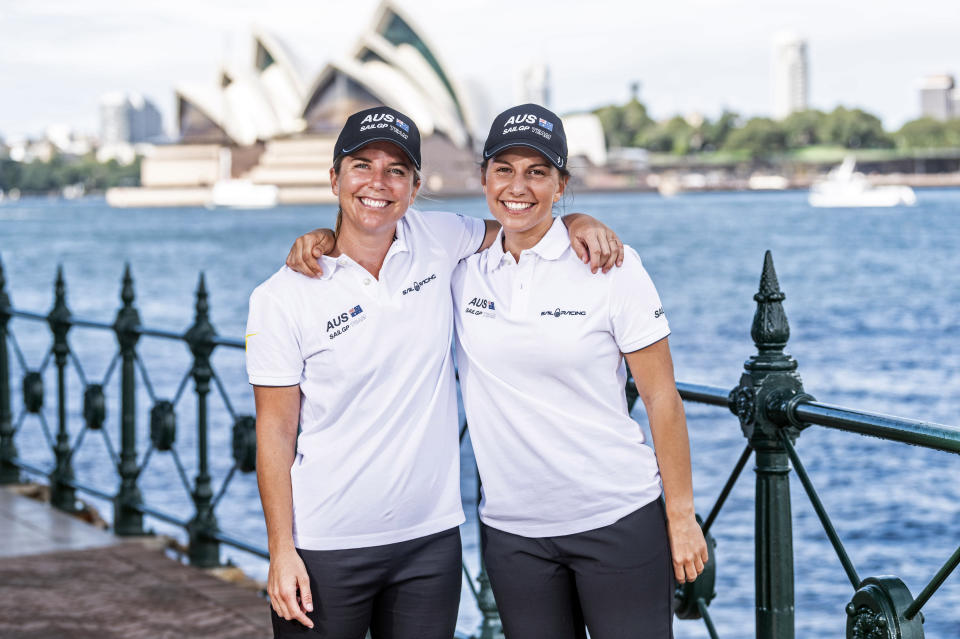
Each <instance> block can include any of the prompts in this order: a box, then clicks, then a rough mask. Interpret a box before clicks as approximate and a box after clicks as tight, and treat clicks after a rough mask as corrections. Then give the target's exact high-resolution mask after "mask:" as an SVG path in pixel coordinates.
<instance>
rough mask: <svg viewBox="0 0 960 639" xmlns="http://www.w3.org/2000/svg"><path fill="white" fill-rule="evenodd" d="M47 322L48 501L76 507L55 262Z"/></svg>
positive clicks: (66, 319)
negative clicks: (53, 386) (52, 367)
mask: <svg viewBox="0 0 960 639" xmlns="http://www.w3.org/2000/svg"><path fill="white" fill-rule="evenodd" d="M47 323H48V324H49V325H50V331H51V332H52V333H53V355H54V361H55V362H56V365H57V440H56V443H55V444H54V447H53V454H54V458H55V459H56V460H57V461H56V465H55V466H54V468H53V471H52V472H51V473H50V503H52V504H53V505H54V506H55V507H57V508H59V509H60V510H64V511H67V512H73V511H75V510H76V505H77V496H76V491H75V490H74V488H73V487H72V485H71V484H72V483H73V479H74V474H73V465H72V464H71V461H70V460H71V458H72V457H73V453H72V452H71V450H70V435H69V433H68V432H67V358H68V357H69V356H70V344H69V342H67V333H68V332H69V331H70V327H71V323H70V309H69V308H67V285H66V282H65V281H64V279H63V264H59V265H57V278H56V280H55V281H54V284H53V308H52V309H50V313H48V314H47Z"/></svg>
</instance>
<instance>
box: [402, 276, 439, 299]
mask: <svg viewBox="0 0 960 639" xmlns="http://www.w3.org/2000/svg"><path fill="white" fill-rule="evenodd" d="M435 279H437V274H436V273H431V274H430V275H428V276H427V277H425V278H423V279H422V280H420V281H419V282H414V283H413V284H411V285H410V286H409V287H408V288H405V289H403V294H404V295H406V294H407V293H416V292H418V291H419V290H420V287H422V286H423V285H425V284H428V283H429V282H432V281H433V280H435Z"/></svg>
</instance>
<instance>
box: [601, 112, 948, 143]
mask: <svg viewBox="0 0 960 639" xmlns="http://www.w3.org/2000/svg"><path fill="white" fill-rule="evenodd" d="M594 113H595V114H596V115H597V117H598V118H599V119H600V123H601V124H602V126H603V132H604V136H605V137H606V141H607V146H608V147H640V148H644V149H647V150H649V151H652V152H655V153H673V154H675V155H688V154H692V153H700V152H710V151H732V152H738V153H744V154H748V155H750V156H751V157H764V156H770V155H775V154H780V153H787V152H790V151H793V150H796V149H801V148H805V147H810V146H817V145H825V146H840V147H844V148H847V149H899V150H904V151H911V150H916V149H933V148H960V118H955V119H953V120H948V121H946V122H941V121H938V120H934V119H932V118H920V119H917V120H913V121H911V122H907V123H906V124H904V125H903V126H902V127H901V128H900V129H899V130H898V131H893V132H888V131H886V130H885V129H884V128H883V123H882V122H881V121H880V118H878V117H877V116H875V115H873V114H871V113H868V112H866V111H864V110H862V109H848V108H845V107H842V106H838V107H837V108H835V109H834V110H833V111H830V112H825V111H820V110H817V109H808V110H806V111H798V112H796V113H793V114H791V115H790V116H789V117H787V118H785V119H784V120H772V119H770V118H764V117H754V118H749V119H745V118H743V117H741V116H740V115H739V114H737V113H734V112H732V111H726V110H725V111H724V112H723V113H722V114H721V115H720V116H719V117H718V118H716V119H715V120H710V119H706V118H705V119H703V120H702V121H699V118H698V119H690V118H683V117H680V116H675V117H673V118H670V119H669V120H663V121H660V122H656V121H654V120H653V118H651V117H650V115H649V114H648V113H647V108H646V106H645V105H644V104H643V103H642V102H640V101H639V100H636V99H634V100H631V101H630V102H627V103H626V104H624V105H619V106H617V105H609V106H604V107H601V108H599V109H596V110H595V111H594Z"/></svg>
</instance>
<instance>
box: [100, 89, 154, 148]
mask: <svg viewBox="0 0 960 639" xmlns="http://www.w3.org/2000/svg"><path fill="white" fill-rule="evenodd" d="M163 138H164V132H163V117H162V116H161V115H160V110H159V109H157V107H156V105H155V104H154V103H153V102H151V101H150V100H148V99H147V98H145V97H144V96H143V95H141V94H139V93H135V92H124V91H115V92H112V93H106V94H104V95H103V96H101V97H100V145H99V148H98V149H97V160H99V161H100V162H106V161H108V160H117V161H118V162H120V163H121V164H130V163H131V162H133V161H134V159H136V156H137V155H146V154H149V153H150V146H149V145H150V144H152V143H156V142H161V141H163Z"/></svg>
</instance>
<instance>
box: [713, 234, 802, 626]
mask: <svg viewBox="0 0 960 639" xmlns="http://www.w3.org/2000/svg"><path fill="white" fill-rule="evenodd" d="M785 297H786V296H785V295H784V294H783V291H781V290H780V283H779V282H778V281H777V272H776V270H775V269H774V268H773V255H772V254H771V253H770V251H767V252H766V253H765V254H764V256H763V271H762V273H761V275H760V287H759V290H758V291H757V293H756V295H754V296H753V299H754V300H755V301H756V302H757V310H756V313H755V314H754V316H753V324H752V326H751V328H750V335H751V337H753V342H754V344H756V347H757V353H756V354H755V355H752V356H751V357H750V359H748V360H747V361H746V362H745V363H744V365H743V368H744V373H743V375H742V376H741V377H740V384H739V385H738V386H737V387H736V388H735V389H733V391H732V392H731V394H730V399H731V406H732V407H733V409H734V411H735V412H736V414H737V416H738V417H739V418H740V428H741V429H742V430H743V434H744V436H745V437H746V438H747V439H748V440H749V442H750V446H751V447H752V448H753V450H754V451H755V455H756V457H755V459H756V464H757V465H756V469H755V470H756V477H757V480H756V481H757V488H756V495H757V496H756V504H755V508H756V513H755V526H756V540H755V543H756V561H755V564H754V565H755V571H756V584H757V588H756V630H757V637H777V638H778V639H792V638H793V636H794V592H793V528H792V517H791V511H790V479H789V473H790V458H789V456H788V453H787V450H786V447H785V445H784V443H783V440H782V439H781V431H783V433H785V434H786V435H787V436H788V437H789V438H790V439H796V437H797V436H798V435H799V433H800V429H799V427H798V426H799V425H798V424H797V423H795V422H794V418H793V417H791V416H790V414H791V410H789V409H788V407H790V406H793V405H794V404H795V403H796V402H797V401H799V400H800V399H801V398H809V396H808V395H806V394H805V393H804V392H803V383H802V382H801V380H800V375H798V374H797V362H796V360H795V359H793V358H792V357H790V355H788V354H786V353H784V352H783V349H784V347H785V346H786V345H787V340H788V339H789V338H790V325H789V324H788V323H787V315H786V313H785V312H784V310H783V300H784V298H785Z"/></svg>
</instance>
